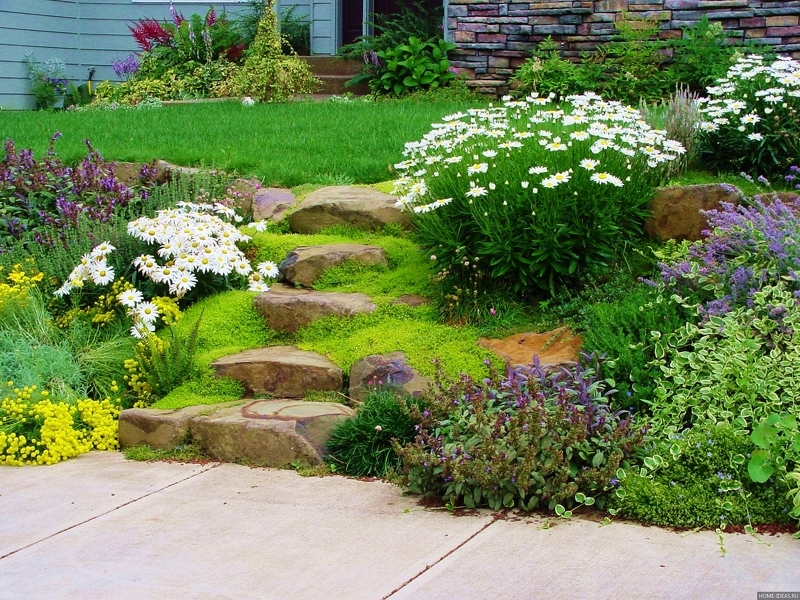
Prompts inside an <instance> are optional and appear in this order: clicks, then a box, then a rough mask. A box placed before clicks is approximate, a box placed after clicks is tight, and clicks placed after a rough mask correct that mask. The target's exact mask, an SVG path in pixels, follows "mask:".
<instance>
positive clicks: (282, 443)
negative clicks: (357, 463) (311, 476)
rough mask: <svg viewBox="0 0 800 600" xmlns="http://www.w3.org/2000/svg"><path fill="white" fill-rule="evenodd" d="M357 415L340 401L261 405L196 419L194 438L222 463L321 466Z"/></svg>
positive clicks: (274, 402)
mask: <svg viewBox="0 0 800 600" xmlns="http://www.w3.org/2000/svg"><path fill="white" fill-rule="evenodd" d="M353 414H354V412H353V410H352V409H350V408H348V407H346V406H344V405H343V404H338V403H336V402H304V401H302V400H259V401H255V402H251V403H249V404H245V405H243V406H236V407H233V408H229V409H226V410H221V411H217V412H215V413H214V414H212V415H208V416H198V417H196V418H195V419H193V420H192V423H191V433H192V439H193V440H194V441H195V442H196V443H198V444H199V445H200V446H202V447H203V448H204V449H205V451H206V452H207V453H208V454H209V455H210V456H212V457H214V458H216V459H217V460H220V461H224V462H242V461H243V462H247V463H250V464H254V465H260V466H266V467H281V466H284V465H288V464H296V463H298V462H299V463H304V464H319V463H321V462H322V460H323V456H324V451H325V444H326V443H327V442H328V440H329V439H330V436H331V431H332V430H333V428H334V427H335V426H336V424H337V423H339V422H340V421H342V420H344V419H347V418H348V417H351V416H352V415H353Z"/></svg>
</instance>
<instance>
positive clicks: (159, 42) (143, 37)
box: [128, 19, 172, 52]
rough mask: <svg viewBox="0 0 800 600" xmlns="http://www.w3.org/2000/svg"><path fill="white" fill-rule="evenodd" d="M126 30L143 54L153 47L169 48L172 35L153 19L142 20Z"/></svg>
mask: <svg viewBox="0 0 800 600" xmlns="http://www.w3.org/2000/svg"><path fill="white" fill-rule="evenodd" d="M128 29H130V30H131V33H132V34H133V39H135V40H136V43H137V44H139V47H140V48H141V49H142V50H143V51H144V52H149V51H150V50H152V49H153V47H154V46H169V45H170V44H171V43H172V34H171V33H170V32H169V31H167V30H166V29H164V27H163V26H162V25H161V23H159V22H158V21H156V20H155V19H142V20H141V21H139V22H137V23H136V24H135V25H134V26H130V25H128Z"/></svg>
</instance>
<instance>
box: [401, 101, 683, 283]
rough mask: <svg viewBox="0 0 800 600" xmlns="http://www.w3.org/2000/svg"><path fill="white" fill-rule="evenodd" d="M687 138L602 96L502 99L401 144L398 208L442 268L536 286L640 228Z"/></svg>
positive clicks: (588, 264)
mask: <svg viewBox="0 0 800 600" xmlns="http://www.w3.org/2000/svg"><path fill="white" fill-rule="evenodd" d="M683 152H684V149H683V147H682V146H681V145H680V144H679V143H678V142H675V141H673V140H669V139H667V138H666V137H665V135H664V134H663V132H660V131H656V130H653V129H652V128H651V127H650V126H649V125H647V123H645V122H644V120H643V119H642V117H641V115H640V113H639V112H638V111H637V110H634V109H633V108H630V107H628V106H624V105H622V104H620V103H619V102H606V101H604V100H603V99H602V98H600V97H599V96H597V95H596V94H592V93H587V94H584V95H581V96H569V97H568V98H567V99H566V100H565V101H564V102H563V103H561V104H556V103H555V101H554V97H553V95H552V94H551V95H550V96H549V97H546V98H542V97H538V96H529V97H528V98H526V99H525V100H522V101H511V100H510V99H505V101H504V102H503V104H502V105H501V106H498V107H490V108H487V109H471V110H469V111H468V112H467V113H463V112H460V113H456V114H453V115H449V116H447V117H445V118H443V119H442V122H441V123H435V124H434V125H433V128H432V130H431V131H430V132H429V133H427V134H426V135H425V136H424V137H423V139H422V140H420V141H418V142H410V143H407V144H406V149H405V152H404V155H405V156H406V160H404V161H403V162H401V163H399V164H397V165H395V167H396V168H397V169H398V170H399V171H400V172H401V174H402V176H401V177H400V178H399V179H398V180H397V182H396V186H395V193H396V194H397V195H398V196H399V199H398V202H397V203H398V205H400V206H403V207H405V208H407V209H409V210H411V211H412V213H413V215H414V216H415V221H416V225H417V234H418V236H419V241H420V243H421V245H422V246H423V247H424V248H425V250H426V251H428V252H429V253H430V254H431V259H432V260H434V261H436V265H437V267H439V270H440V272H444V273H447V274H450V275H452V276H455V277H458V276H459V274H461V276H462V277H466V274H467V273H471V272H472V271H474V270H475V269H476V268H480V269H481V270H482V271H483V272H484V273H485V275H487V277H484V278H483V281H484V282H491V283H492V284H493V285H505V286H507V287H509V288H510V289H512V290H513V291H514V292H516V293H521V294H533V293H536V292H541V291H546V292H549V293H551V294H554V293H555V292H556V290H557V288H558V287H559V286H561V285H564V284H569V283H572V282H574V281H575V280H576V279H577V278H578V277H580V276H581V274H582V273H583V272H584V271H586V270H589V269H597V268H603V267H607V265H608V264H609V262H610V261H611V259H612V258H613V257H614V256H615V254H616V253H617V252H618V250H619V249H620V248H621V246H622V245H623V244H624V243H625V241H626V240H630V239H632V238H636V237H638V236H640V235H641V232H642V224H643V222H644V219H645V218H646V216H647V206H648V202H649V200H650V198H651V197H652V194H653V191H654V190H655V188H656V187H657V186H658V185H659V184H660V183H661V182H662V180H663V177H664V173H665V165H666V164H668V163H670V162H672V161H674V160H675V159H676V158H677V157H678V156H679V155H680V154H682V153H683Z"/></svg>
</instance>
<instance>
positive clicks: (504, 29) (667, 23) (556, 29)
mask: <svg viewBox="0 0 800 600" xmlns="http://www.w3.org/2000/svg"><path fill="white" fill-rule="evenodd" d="M625 14H627V15H629V16H630V17H633V18H637V17H645V18H657V19H659V20H660V21H661V25H660V29H661V30H660V32H659V37H660V38H661V39H670V38H679V37H681V36H682V35H683V32H682V31H681V28H682V27H685V26H691V25H694V24H696V23H697V22H698V21H699V20H700V18H701V17H702V16H703V15H706V16H708V19H709V20H710V21H712V22H719V23H721V24H722V27H723V28H724V29H725V30H726V31H727V32H728V33H729V34H730V37H732V38H738V39H747V40H760V41H761V42H762V43H764V44H769V45H771V46H773V47H774V49H775V50H776V51H777V52H780V53H783V54H789V55H792V56H795V57H797V56H800V26H799V25H798V23H799V22H800V1H798V0H790V1H785V2H768V1H764V0H597V1H592V0H533V1H531V0H528V1H527V2H516V1H515V0H511V1H510V2H509V0H449V1H448V6H447V12H446V15H447V17H446V21H447V24H446V27H447V37H448V39H450V40H452V41H453V42H454V43H455V44H456V46H457V48H456V50H455V51H454V52H453V53H451V58H452V62H453V65H454V66H456V67H458V68H459V69H460V70H461V71H462V72H463V73H464V74H465V75H466V76H467V77H468V78H469V79H470V82H469V85H471V86H472V87H474V88H476V89H480V90H481V91H484V92H486V93H489V94H495V95H497V94H502V93H505V91H506V90H507V89H508V79H509V78H510V76H511V75H512V74H513V73H514V70H515V69H516V68H517V67H518V66H519V65H520V64H521V63H522V62H524V61H525V59H526V57H527V56H530V51H531V50H532V49H533V48H534V47H535V46H536V44H537V43H538V42H540V41H542V40H544V39H545V38H547V37H548V36H552V38H553V40H554V41H557V42H559V43H560V44H561V48H562V55H563V56H564V57H567V58H578V57H579V56H580V55H581V53H582V52H587V51H592V50H594V49H595V48H597V46H598V45H600V44H602V43H604V42H607V41H610V40H612V39H613V38H614V33H615V29H614V23H615V22H616V21H621V20H622V19H623V18H625V17H624V15H625Z"/></svg>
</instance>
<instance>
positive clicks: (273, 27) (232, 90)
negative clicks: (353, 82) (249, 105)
mask: <svg viewBox="0 0 800 600" xmlns="http://www.w3.org/2000/svg"><path fill="white" fill-rule="evenodd" d="M273 5H274V1H270V2H268V3H267V4H266V7H265V10H264V14H263V15H262V17H261V20H260V21H259V24H258V32H257V33H256V37H255V40H254V41H253V44H252V46H250V48H249V49H248V51H247V58H246V59H245V61H244V64H243V65H242V66H241V67H236V68H234V69H233V70H232V71H231V73H230V74H228V77H227V79H226V80H225V81H222V82H220V83H218V84H216V85H215V86H214V88H213V90H212V95H214V96H217V97H224V96H250V97H252V98H254V99H257V100H261V101H263V102H268V101H272V102H284V101H286V100H289V99H290V98H291V97H292V96H293V95H295V94H310V93H311V92H313V91H314V90H315V89H316V88H317V86H318V85H319V80H317V79H315V78H314V77H313V76H312V75H311V67H310V66H309V65H308V63H307V62H305V61H303V60H302V59H300V58H298V57H297V55H291V56H286V55H284V54H283V37H282V36H281V34H280V33H279V32H278V17H277V15H276V14H275V11H274V10H273Z"/></svg>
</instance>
